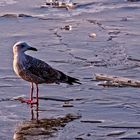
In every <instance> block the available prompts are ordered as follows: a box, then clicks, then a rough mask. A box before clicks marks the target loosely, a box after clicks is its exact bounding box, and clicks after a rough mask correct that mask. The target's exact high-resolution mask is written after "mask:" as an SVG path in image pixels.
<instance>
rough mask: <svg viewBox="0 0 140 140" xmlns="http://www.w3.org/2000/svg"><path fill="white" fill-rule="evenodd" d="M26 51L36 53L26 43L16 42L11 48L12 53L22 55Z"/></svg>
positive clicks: (34, 49)
mask: <svg viewBox="0 0 140 140" xmlns="http://www.w3.org/2000/svg"><path fill="white" fill-rule="evenodd" d="M27 50H32V51H37V49H36V48H33V47H31V46H30V45H28V44H27V43H26V42H17V43H15V44H14V46H13V53H22V52H25V51H27Z"/></svg>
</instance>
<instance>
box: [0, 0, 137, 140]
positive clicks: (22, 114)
mask: <svg viewBox="0 0 140 140" xmlns="http://www.w3.org/2000/svg"><path fill="white" fill-rule="evenodd" d="M74 2H76V3H77V7H76V8H75V9H70V10H66V9H61V8H42V5H44V4H45V1H42V0H28V1H26V2H25V1H24V0H18V1H15V0H7V1H6V0H5V1H4V0H2V1H1V2H0V88H1V90H0V95H1V96H0V130H1V131H0V139H1V140H11V139H12V138H13V135H14V132H15V129H18V126H19V124H20V123H23V122H24V121H25V122H26V121H29V120H30V119H31V109H30V106H28V105H26V104H22V103H20V102H18V101H9V100H8V99H11V98H12V97H15V96H26V97H28V96H29V83H28V82H26V81H23V80H21V79H19V78H17V76H16V75H15V74H14V72H13V70H12V58H13V56H12V55H13V54H12V45H13V44H14V43H15V42H17V41H19V40H24V41H26V42H28V43H29V44H30V45H32V46H34V47H36V48H37V49H38V52H28V54H30V55H32V56H35V57H37V58H39V59H42V60H44V61H46V62H48V63H49V64H50V65H52V66H53V67H55V68H57V69H59V70H62V71H63V72H65V73H67V74H69V75H71V76H74V77H77V78H79V79H80V81H81V82H82V85H74V86H67V85H64V84H62V85H40V86H39V88H40V91H39V92H40V94H39V95H40V97H42V96H43V97H44V96H45V97H56V98H58V99H61V98H62V99H65V98H67V99H73V101H70V104H72V106H71V107H67V108H65V107H63V104H64V103H63V102H61V101H51V100H40V107H39V119H43V118H50V117H54V118H57V117H58V116H63V115H65V114H68V113H73V114H80V115H81V118H80V119H77V120H74V121H73V122H69V123H68V124H67V125H66V126H65V127H63V128H60V130H59V131H58V132H57V133H56V134H55V136H54V137H51V138H47V139H50V140H75V139H81V140H93V139H94V140H99V139H100V140H105V139H107V140H114V139H134V140H136V139H140V134H139V133H140V127H139V126H140V123H139V122H140V90H139V88H131V87H126V88H117V87H110V88H107V87H102V86H99V85H98V81H96V80H95V78H94V73H104V74H110V75H118V76H126V77H128V78H134V79H140V68H139V66H140V62H139V61H132V60H133V59H138V60H140V55H139V54H140V14H139V13H140V2H127V1H125V0H94V1H93V0H75V1H74ZM66 25H70V26H72V30H65V26H66ZM91 33H94V34H96V37H95V36H94V37H90V34H91ZM129 58H132V59H129ZM5 99H7V100H8V101H7V100H6V101H5ZM134 128H135V129H134ZM32 139H39V136H32ZM40 139H41V140H44V139H45V138H43V137H41V138H40Z"/></svg>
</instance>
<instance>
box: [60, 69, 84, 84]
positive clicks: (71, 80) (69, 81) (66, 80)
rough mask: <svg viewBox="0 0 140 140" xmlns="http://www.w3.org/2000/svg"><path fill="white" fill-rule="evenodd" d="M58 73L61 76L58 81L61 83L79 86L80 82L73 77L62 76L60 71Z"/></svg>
mask: <svg viewBox="0 0 140 140" xmlns="http://www.w3.org/2000/svg"><path fill="white" fill-rule="evenodd" d="M59 73H60V74H61V77H60V81H61V82H63V83H67V84H69V85H73V84H74V83H77V84H81V83H80V81H79V79H77V78H74V77H70V76H68V75H66V74H64V73H63V72H61V71H59Z"/></svg>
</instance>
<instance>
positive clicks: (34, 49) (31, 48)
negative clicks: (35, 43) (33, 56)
mask: <svg viewBox="0 0 140 140" xmlns="http://www.w3.org/2000/svg"><path fill="white" fill-rule="evenodd" d="M28 50H32V51H37V49H36V48H34V47H29V48H28Z"/></svg>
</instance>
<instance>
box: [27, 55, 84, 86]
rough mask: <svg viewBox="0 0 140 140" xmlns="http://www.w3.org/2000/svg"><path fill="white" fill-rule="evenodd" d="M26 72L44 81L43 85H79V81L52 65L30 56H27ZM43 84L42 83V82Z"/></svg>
mask: <svg viewBox="0 0 140 140" xmlns="http://www.w3.org/2000/svg"><path fill="white" fill-rule="evenodd" d="M25 66H26V68H25V69H26V70H27V71H29V72H30V73H31V74H32V75H35V76H36V77H38V78H41V79H44V81H43V83H60V82H63V83H67V84H73V83H78V84H81V83H80V82H79V80H78V79H76V78H73V77H70V76H68V75H66V74H64V73H63V72H61V71H59V70H56V69H53V68H52V67H51V66H50V65H48V64H47V63H45V62H44V61H42V60H39V59H36V58H33V57H31V56H29V55H26V64H25ZM40 83H42V81H41V82H40Z"/></svg>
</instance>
